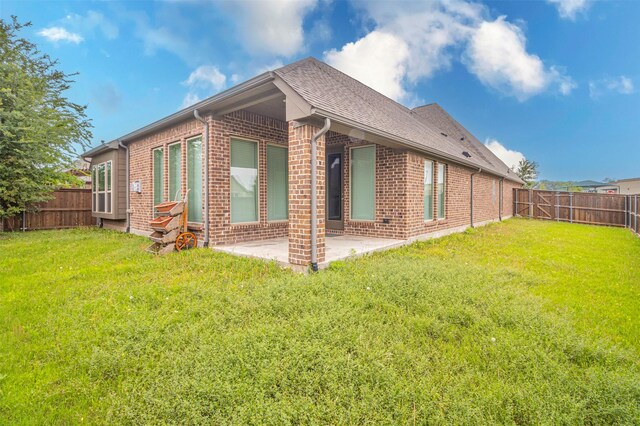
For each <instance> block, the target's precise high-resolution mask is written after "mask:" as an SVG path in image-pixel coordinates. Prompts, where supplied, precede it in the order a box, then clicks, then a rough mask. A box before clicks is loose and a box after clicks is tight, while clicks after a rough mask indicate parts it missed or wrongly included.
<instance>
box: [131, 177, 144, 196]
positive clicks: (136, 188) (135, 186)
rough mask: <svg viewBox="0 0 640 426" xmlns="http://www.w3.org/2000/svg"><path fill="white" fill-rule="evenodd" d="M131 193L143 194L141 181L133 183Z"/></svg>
mask: <svg viewBox="0 0 640 426" xmlns="http://www.w3.org/2000/svg"><path fill="white" fill-rule="evenodd" d="M130 191H131V192H136V193H138V194H140V193H141V192H142V183H141V182H140V181H139V180H134V181H133V182H131V185H130Z"/></svg>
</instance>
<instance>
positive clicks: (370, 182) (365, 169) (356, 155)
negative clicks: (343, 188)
mask: <svg viewBox="0 0 640 426" xmlns="http://www.w3.org/2000/svg"><path fill="white" fill-rule="evenodd" d="M375 163H376V147H375V146H374V145H369V146H363V147H357V148H351V191H350V193H351V219H352V220H374V219H375V173H376V170H375Z"/></svg>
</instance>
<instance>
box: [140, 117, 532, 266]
mask: <svg viewBox="0 0 640 426" xmlns="http://www.w3.org/2000/svg"><path fill="white" fill-rule="evenodd" d="M205 118H206V120H207V121H208V123H209V132H210V138H209V166H210V168H209V193H210V205H209V214H210V243H211V244H212V245H216V244H228V243H234V242H239V241H247V240H260V239H267V238H273V237H284V236H287V235H288V234H289V233H290V231H291V230H292V229H298V228H297V227H298V226H303V225H304V224H303V222H304V221H306V222H307V223H308V218H307V213H305V212H300V211H296V212H295V214H296V215H297V216H296V221H297V222H296V224H291V223H289V221H277V222H269V221H267V206H266V200H267V198H266V185H267V183H266V182H267V176H266V171H267V167H266V149H267V145H268V144H270V143H271V144H278V145H282V146H286V145H287V144H288V143H289V142H288V140H289V138H293V139H292V140H295V141H297V142H300V141H304V143H299V144H298V146H297V148H296V150H302V151H300V152H298V151H296V152H290V153H289V159H290V161H294V162H295V161H302V162H300V163H299V164H297V165H296V164H290V165H289V173H290V183H289V185H290V186H289V190H290V193H289V198H290V203H291V202H299V201H301V200H302V199H304V197H307V198H308V195H305V194H306V192H304V191H307V190H308V189H309V188H308V183H307V182H302V181H296V182H292V181H291V176H292V174H293V173H297V174H298V178H300V179H302V178H303V177H304V176H307V177H308V168H307V169H305V167H308V164H309V162H308V160H309V159H310V157H307V156H308V155H309V153H307V152H306V151H304V150H305V149H308V148H309V147H308V145H309V144H308V140H309V139H310V137H311V135H310V134H308V133H309V132H312V131H313V129H314V128H312V127H310V126H301V127H300V128H299V130H295V129H293V130H292V129H290V128H289V126H293V123H290V124H287V123H286V122H283V121H280V120H276V119H272V118H268V117H264V116H259V115H256V114H253V113H249V112H246V111H238V112H234V113H231V114H228V115H226V116H224V117H213V116H211V115H209V116H207V117H205ZM316 130H317V129H316ZM202 133H203V126H202V124H201V123H200V122H198V121H196V120H195V119H191V120H186V121H184V122H182V123H180V124H178V125H175V126H172V127H171V128H168V129H166V130H163V131H161V132H157V133H155V134H152V135H149V136H146V137H144V138H140V139H138V140H136V141H134V142H133V143H131V144H130V146H129V149H130V155H131V171H130V180H131V181H132V182H133V181H135V180H140V181H141V184H142V193H140V194H137V193H131V209H132V211H133V213H132V216H131V227H132V229H134V230H138V231H150V228H149V227H148V225H147V223H148V222H149V220H151V219H152V214H153V212H152V209H153V206H152V198H153V186H152V162H153V159H152V150H153V149H154V148H157V147H163V148H164V149H165V151H164V152H165V182H164V194H165V198H166V196H167V194H168V176H167V175H168V173H167V171H168V145H169V144H172V143H175V142H179V143H181V144H182V167H183V172H182V177H183V178H182V186H183V191H186V185H187V182H186V170H185V168H186V140H187V139H190V138H192V137H195V136H200V135H202ZM232 137H238V138H244V139H248V140H255V141H257V142H258V153H259V166H258V169H259V170H258V175H259V188H260V191H259V192H260V195H259V220H258V221H257V222H256V223H253V224H232V223H231V211H230V205H231V201H230V187H231V182H230V168H231V159H230V140H231V138H232ZM332 144H343V146H344V149H343V154H344V156H343V167H344V179H343V183H344V193H343V195H344V197H343V212H344V233H345V234H351V235H368V236H376V237H384V238H398V239H406V238H409V237H413V236H417V235H421V234H425V233H430V232H436V231H440V230H444V229H450V228H456V227H461V226H467V225H469V223H470V211H469V196H470V188H469V186H470V179H471V173H473V172H474V171H475V170H473V169H470V168H467V167H463V166H458V165H455V164H447V165H446V171H447V173H446V188H447V190H446V214H445V219H443V220H438V219H437V205H436V204H437V203H436V199H437V198H436V197H437V186H436V182H437V164H438V163H437V160H435V159H432V158H431V160H432V161H434V179H433V181H434V203H433V205H434V212H433V217H434V218H435V219H434V220H431V221H425V220H424V216H423V188H424V186H423V185H424V182H423V173H424V161H425V158H426V157H424V156H422V155H420V154H417V153H414V152H410V151H407V150H395V149H391V148H388V147H385V146H381V145H376V189H375V191H376V192H375V194H376V206H375V220H374V221H352V220H350V219H349V214H350V206H349V199H350V193H349V191H350V180H349V171H350V148H351V147H354V146H361V145H363V144H369V142H366V141H362V140H359V139H356V138H351V137H349V136H346V135H341V134H337V133H333V132H329V134H327V145H332ZM322 153H324V149H323V150H322ZM318 161H319V163H318V164H319V168H318V169H319V172H321V174H319V180H318V181H319V183H321V188H319V191H318V193H319V202H318V205H319V207H320V208H321V210H322V212H321V213H319V215H318V216H319V218H320V221H319V224H318V230H319V232H320V234H323V233H324V226H325V224H324V221H325V217H324V197H325V196H324V173H325V170H324V168H325V165H324V163H325V161H324V155H323V156H322V158H320V159H318ZM292 167H293V169H292ZM296 167H297V168H296ZM305 173H306V174H305ZM320 177H321V178H320ZM499 181H500V179H499V178H497V177H493V176H491V175H487V174H485V173H481V174H476V175H475V176H474V222H476V223H480V222H483V221H487V220H495V219H498V217H499V200H500V195H499V188H500V183H499ZM518 186H520V185H518V184H516V183H514V182H511V181H507V180H505V181H504V185H503V217H509V216H511V214H512V210H513V207H512V205H513V188H514V187H518ZM494 188H495V192H494ZM296 197H298V198H296ZM300 197H302V198H300ZM307 201H308V200H307ZM297 206H298V207H301V208H303V209H306V208H307V207H306V204H304V203H303V204H300V203H298V205H297ZM294 210H295V209H294ZM298 210H299V209H298ZM385 219H388V222H389V223H384V222H385ZM194 225H195V224H194ZM305 226H306V225H305ZM196 228H197V226H196ZM301 229H302V228H301ZM196 232H197V233H198V234H199V237H200V238H202V230H201V229H200V230H197V229H196ZM296 232H297V231H296ZM304 232H307V231H305V230H304V229H302V230H301V234H300V235H299V236H302V237H301V238H302V239H301V240H300V241H298V242H297V243H294V248H293V251H295V250H297V249H300V253H298V254H299V255H300V257H301V258H307V255H308V250H309V247H308V246H307V241H308V238H307V236H306V234H304ZM303 240H304V241H303ZM296 244H298V245H299V246H300V247H298V246H296ZM320 250H322V253H319V255H322V256H324V251H323V250H324V244H322V248H321V249H320ZM319 258H320V256H319ZM320 261H321V260H320Z"/></svg>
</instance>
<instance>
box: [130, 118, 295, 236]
mask: <svg viewBox="0 0 640 426" xmlns="http://www.w3.org/2000/svg"><path fill="white" fill-rule="evenodd" d="M205 119H206V120H207V121H208V123H209V194H210V196H209V220H210V228H209V229H210V243H211V244H212V245H214V244H226V243H233V242H237V241H245V240H259V239H266V238H272V237H282V236H286V235H287V222H286V221H279V222H268V221H267V199H266V188H267V164H266V157H267V156H266V149H267V145H268V144H270V143H273V144H277V145H283V146H286V145H287V123H286V122H283V121H280V120H275V119H272V118H269V117H264V116H260V115H257V114H252V113H249V112H246V111H238V112H234V113H231V114H228V115H226V116H224V117H222V118H214V117H212V116H211V115H208V116H206V117H205ZM202 134H203V125H202V123H200V122H198V121H196V120H195V119H191V120H186V121H185V122H182V123H180V124H177V125H175V126H172V127H170V128H168V129H166V130H163V131H161V132H158V133H154V134H152V135H149V136H146V137H144V138H141V139H138V140H136V141H133V142H132V143H131V144H130V145H129V152H130V155H131V176H130V180H131V182H133V181H135V180H140V181H141V183H142V193H140V194H137V193H132V194H131V209H132V211H133V214H132V216H131V227H132V228H133V229H135V230H138V231H147V232H148V231H151V229H150V228H149V226H148V222H149V221H150V220H151V219H152V215H153V182H152V170H153V169H152V167H153V158H152V150H153V149H155V148H158V147H163V148H164V153H165V156H164V158H165V162H164V171H165V173H164V177H165V182H164V195H165V199H166V198H167V195H168V191H169V183H168V173H167V171H168V167H169V164H168V145H170V144H173V143H176V142H180V143H181V144H182V151H181V152H182V190H183V191H186V186H187V181H186V141H187V139H191V138H192V137H194V136H201V135H202ZM232 137H238V138H241V139H242V138H244V139H248V140H254V141H257V142H258V176H259V187H260V191H259V192H260V195H259V221H258V222H256V223H255V224H237V225H236V224H232V223H231V195H230V188H231V152H230V141H231V138H232ZM203 182H204V177H203ZM203 198H204V197H203ZM193 227H194V229H193V230H194V231H195V232H196V233H197V234H198V237H199V239H202V238H203V232H202V229H201V226H200V227H198V225H197V224H193Z"/></svg>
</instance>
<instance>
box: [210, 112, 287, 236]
mask: <svg viewBox="0 0 640 426" xmlns="http://www.w3.org/2000/svg"><path fill="white" fill-rule="evenodd" d="M211 126H212V127H211V130H210V133H211V134H210V139H211V145H210V147H211V148H210V150H209V154H210V156H209V167H210V173H211V174H210V178H209V179H210V182H209V184H210V191H211V196H210V197H211V207H210V210H209V220H210V229H211V236H210V238H211V244H212V245H215V244H229V243H234V242H238V241H248V240H261V239H267V238H275V237H285V236H287V228H288V225H287V221H277V222H269V221H267V197H266V193H267V145H268V144H270V143H271V144H276V145H282V146H286V145H287V143H288V142H287V141H288V134H287V132H288V130H287V123H286V122H284V121H280V120H276V119H273V118H269V117H264V116H261V115H257V114H253V113H250V112H247V111H237V112H233V113H231V114H228V115H226V116H225V117H224V118H222V119H214V120H212V123H211ZM232 137H237V138H240V139H248V140H254V141H257V142H258V179H259V187H260V190H259V196H258V200H259V220H258V222H256V223H253V224H232V223H231V194H230V193H231V145H230V143H231V138H232Z"/></svg>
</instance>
